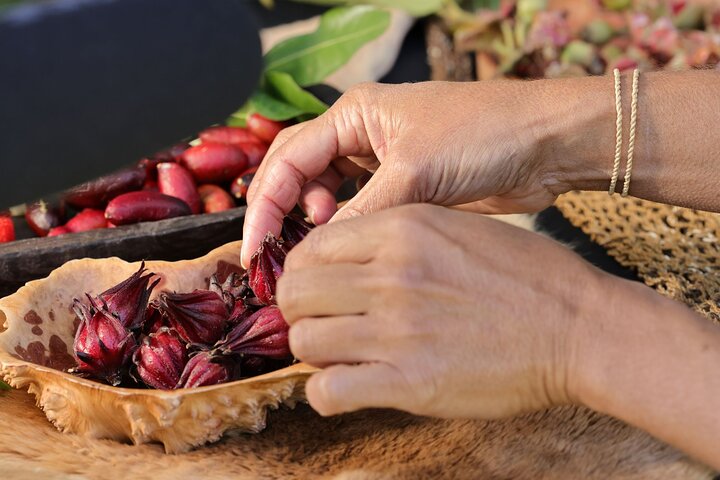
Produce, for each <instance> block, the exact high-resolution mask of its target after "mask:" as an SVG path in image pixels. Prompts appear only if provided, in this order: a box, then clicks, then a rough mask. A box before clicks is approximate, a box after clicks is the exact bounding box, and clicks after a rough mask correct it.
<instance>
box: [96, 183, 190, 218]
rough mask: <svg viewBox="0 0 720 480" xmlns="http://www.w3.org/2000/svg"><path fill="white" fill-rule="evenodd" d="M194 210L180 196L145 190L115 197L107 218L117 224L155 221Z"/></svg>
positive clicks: (106, 210) (106, 212)
mask: <svg viewBox="0 0 720 480" xmlns="http://www.w3.org/2000/svg"><path fill="white" fill-rule="evenodd" d="M191 213H192V210H190V206H188V204H187V203H185V202H184V201H182V200H180V199H179V198H175V197H171V196H170V195H164V194H162V193H159V192H153V191H150V190H144V191H140V192H130V193H125V194H123V195H120V196H118V197H115V198H113V199H112V200H111V201H110V203H108V206H107V208H106V209H105V218H106V219H107V220H108V221H110V222H112V223H114V224H115V225H128V224H131V223H138V222H153V221H156V220H164V219H166V218H174V217H181V216H184V215H190V214H191Z"/></svg>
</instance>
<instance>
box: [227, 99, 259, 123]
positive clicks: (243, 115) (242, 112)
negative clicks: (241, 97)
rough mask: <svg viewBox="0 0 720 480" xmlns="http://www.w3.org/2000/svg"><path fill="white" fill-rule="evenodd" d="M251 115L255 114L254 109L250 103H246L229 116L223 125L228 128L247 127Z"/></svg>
mask: <svg viewBox="0 0 720 480" xmlns="http://www.w3.org/2000/svg"><path fill="white" fill-rule="evenodd" d="M253 113H255V107H253V105H252V102H250V101H247V102H245V105H243V106H242V107H240V109H239V110H238V111H237V112H235V113H233V114H232V115H230V117H229V118H228V119H227V120H226V121H225V124H226V125H228V126H230V127H245V126H247V119H248V117H249V116H250V115H252V114H253Z"/></svg>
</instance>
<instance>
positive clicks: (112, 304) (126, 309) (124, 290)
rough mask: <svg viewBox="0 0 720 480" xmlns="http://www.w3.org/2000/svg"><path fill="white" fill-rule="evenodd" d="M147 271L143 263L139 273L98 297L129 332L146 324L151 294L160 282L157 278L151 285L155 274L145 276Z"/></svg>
mask: <svg viewBox="0 0 720 480" xmlns="http://www.w3.org/2000/svg"><path fill="white" fill-rule="evenodd" d="M146 271H147V269H146V268H145V262H142V263H141V264H140V268H139V269H138V271H137V272H135V273H133V274H132V275H131V276H130V278H128V279H127V280H124V281H122V282H120V283H119V284H117V285H115V286H114V287H112V288H109V289H107V290H105V291H104V292H102V293H101V294H100V295H98V298H99V299H100V300H101V302H102V303H103V304H104V306H105V307H106V308H107V309H108V310H109V311H110V313H111V314H113V315H114V316H116V317H117V318H118V320H119V321H120V323H121V324H122V326H123V327H125V328H127V329H129V330H137V329H138V328H140V327H142V326H143V324H144V323H145V315H146V311H147V307H148V300H149V299H150V294H151V293H152V291H153V289H154V288H155V286H157V284H158V283H159V282H160V278H157V279H155V281H154V282H153V283H152V284H151V283H150V279H151V278H152V277H153V276H155V274H154V273H152V272H150V273H148V274H145V272H146ZM144 274H145V275H144Z"/></svg>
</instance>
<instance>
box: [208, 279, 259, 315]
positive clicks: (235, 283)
mask: <svg viewBox="0 0 720 480" xmlns="http://www.w3.org/2000/svg"><path fill="white" fill-rule="evenodd" d="M209 290H210V291H211V292H215V293H217V294H218V295H220V296H221V297H223V299H225V298H226V297H227V298H228V300H226V301H225V303H226V304H227V305H228V310H229V311H232V309H233V308H234V306H235V300H240V299H243V298H245V297H246V296H247V295H248V294H249V293H250V288H249V287H248V286H247V284H246V283H245V282H243V277H242V276H240V275H238V274H237V273H235V272H233V273H231V274H230V275H228V276H227V278H226V279H225V281H224V282H223V283H220V281H219V280H218V277H217V275H213V276H212V277H210V284H209Z"/></svg>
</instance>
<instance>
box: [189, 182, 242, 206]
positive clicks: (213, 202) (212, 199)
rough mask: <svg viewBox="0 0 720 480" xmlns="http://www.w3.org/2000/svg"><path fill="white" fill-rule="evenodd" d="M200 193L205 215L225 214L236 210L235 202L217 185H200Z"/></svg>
mask: <svg viewBox="0 0 720 480" xmlns="http://www.w3.org/2000/svg"><path fill="white" fill-rule="evenodd" d="M198 193H199V194H200V200H201V202H202V205H203V209H202V211H203V212H205V213H214V212H224V211H225V210H230V209H231V208H235V200H233V198H232V197H231V196H230V194H229V193H227V192H226V191H225V190H224V189H222V188H220V187H218V186H217V185H210V184H206V185H200V186H199V187H198Z"/></svg>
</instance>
